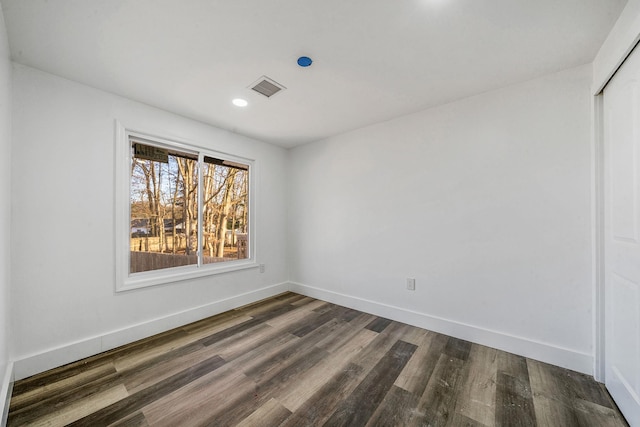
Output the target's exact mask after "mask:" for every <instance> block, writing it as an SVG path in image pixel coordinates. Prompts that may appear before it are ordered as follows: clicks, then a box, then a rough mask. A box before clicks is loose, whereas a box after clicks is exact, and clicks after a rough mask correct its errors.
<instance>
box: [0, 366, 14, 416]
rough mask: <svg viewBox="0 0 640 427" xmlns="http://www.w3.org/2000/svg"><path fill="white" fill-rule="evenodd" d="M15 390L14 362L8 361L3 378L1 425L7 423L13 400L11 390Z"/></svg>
mask: <svg viewBox="0 0 640 427" xmlns="http://www.w3.org/2000/svg"><path fill="white" fill-rule="evenodd" d="M12 391H13V362H9V363H7V369H5V372H4V377H3V378H2V388H1V389H0V402H2V418H1V419H0V426H6V425H7V418H8V417H9V403H10V402H11V392H12Z"/></svg>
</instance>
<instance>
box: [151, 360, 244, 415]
mask: <svg viewBox="0 0 640 427" xmlns="http://www.w3.org/2000/svg"><path fill="white" fill-rule="evenodd" d="M253 393H255V383H254V382H253V381H252V380H251V379H250V378H247V376H246V375H244V374H243V373H242V371H239V370H236V369H233V368H231V367H230V366H228V365H223V366H222V367H220V368H219V369H217V370H214V371H211V372H210V373H208V374H206V375H204V376H202V377H200V378H198V379H195V380H194V381H192V382H191V383H189V384H187V385H185V386H184V387H181V388H178V389H176V390H174V391H173V392H171V393H169V394H166V395H164V396H162V397H161V398H159V399H156V400H154V401H153V402H151V403H149V404H148V405H146V406H144V407H143V408H142V410H141V411H142V413H143V414H144V415H145V417H146V419H147V420H148V422H149V424H150V425H152V426H178V425H204V423H205V420H207V419H209V417H210V416H211V415H212V414H213V413H215V412H216V411H218V410H220V409H221V408H224V407H226V405H229V404H230V403H232V402H233V401H235V400H236V399H238V396H241V395H244V394H253Z"/></svg>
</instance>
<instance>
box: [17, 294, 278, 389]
mask: <svg viewBox="0 0 640 427" xmlns="http://www.w3.org/2000/svg"><path fill="white" fill-rule="evenodd" d="M288 290H289V283H288V282H283V283H279V284H276V285H272V286H268V287H265V288H262V289H258V290H255V291H251V292H247V293H244V294H240V295H236V296H233V297H230V298H227V299H224V300H220V301H215V302H212V303H209V304H205V305H202V306H199V307H195V308H191V309H189V310H184V311H181V312H178V313H173V314H170V315H168V316H164V317H161V318H157V319H153V320H150V321H147V322H143V323H139V324H136V325H131V326H129V327H126V328H122V329H119V330H116V331H111V332H107V333H105V334H102V335H99V336H95V337H91V338H87V339H84V340H80V341H77V342H73V343H69V344H66V345H63V346H60V347H57V348H53V349H50V350H46V351H43V352H40V353H37V354H33V355H29V356H26V357H22V358H20V359H18V360H15V361H14V365H13V373H14V375H15V380H16V381H17V380H21V379H23V378H27V377H29V376H31V375H35V374H38V373H40V372H44V371H46V370H48V369H53V368H56V367H58V366H62V365H66V364H67V363H71V362H75V361H77V360H80V359H84V358H85V357H89V356H93V355H96V354H99V353H102V352H104V351H107V350H111V349H114V348H116V347H119V346H121V345H124V344H129V343H132V342H134V341H137V340H139V339H142V338H146V337H149V336H151V335H155V334H158V333H161V332H165V331H168V330H170V329H173V328H177V327H180V326H183V325H186V324H189V323H192V322H195V321H198V320H201V319H205V318H207V317H210V316H214V315H216V314H220V313H223V312H225V311H228V310H232V309H234V308H238V307H241V306H243V305H246V304H250V303H253V302H256V301H259V300H261V299H264V298H269V297H271V296H274V295H278V294H280V293H282V292H286V291H288Z"/></svg>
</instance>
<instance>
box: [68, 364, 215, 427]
mask: <svg viewBox="0 0 640 427" xmlns="http://www.w3.org/2000/svg"><path fill="white" fill-rule="evenodd" d="M224 363H225V362H224V360H222V359H221V358H220V357H218V356H215V357H212V358H210V359H207V360H205V361H204V362H201V363H199V364H197V365H194V366H192V367H189V368H187V369H185V370H184V371H182V372H180V373H179V374H175V375H172V376H171V377H169V378H167V379H165V380H163V381H160V382H158V383H156V384H154V385H153V386H151V387H148V388H146V389H144V390H141V391H139V392H137V393H134V394H132V395H129V396H128V397H126V398H124V399H121V400H119V401H118V402H115V403H112V404H111V405H109V406H107V407H105V408H103V409H100V410H99V411H96V412H93V413H92V414H91V415H87V416H86V417H84V418H81V419H80V420H78V421H76V422H74V423H73V425H75V426H96V425H107V424H110V423H113V422H116V421H118V420H120V419H122V418H125V417H127V416H128V415H130V414H131V413H133V412H135V411H137V410H139V409H142V408H143V407H144V406H146V405H148V404H149V403H151V402H153V401H155V400H157V399H159V398H160V397H162V396H165V395H167V394H169V393H171V392H172V391H174V390H176V389H178V388H180V387H182V386H184V385H186V384H188V383H189V382H191V381H194V380H195V379H197V378H199V377H201V376H203V375H206V374H207V373H209V372H211V371H214V370H216V369H218V368H219V367H220V366H222V365H224Z"/></svg>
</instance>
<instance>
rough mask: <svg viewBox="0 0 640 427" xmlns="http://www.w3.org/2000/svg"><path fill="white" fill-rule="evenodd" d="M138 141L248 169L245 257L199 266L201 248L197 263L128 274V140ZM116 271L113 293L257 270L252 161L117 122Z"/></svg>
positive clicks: (199, 177) (199, 240)
mask: <svg viewBox="0 0 640 427" xmlns="http://www.w3.org/2000/svg"><path fill="white" fill-rule="evenodd" d="M131 137H133V138H139V139H144V140H148V141H151V142H152V143H153V144H154V145H158V146H161V147H167V148H171V149H176V150H179V151H183V152H186V153H193V154H197V155H198V161H199V162H201V161H202V160H203V158H204V156H209V157H214V158H219V159H224V160H229V161H233V162H237V163H242V164H245V165H248V166H249V218H248V223H249V224H248V226H249V236H248V241H247V246H248V248H247V258H245V259H240V260H237V261H225V262H219V263H211V264H202V263H201V261H202V258H201V254H202V249H200V250H198V263H197V264H193V265H186V266H180V267H172V268H165V269H161V270H153V271H145V272H140V273H129V251H130V236H131V234H130V233H131V220H130V215H131V207H130V200H131V199H130V183H131V176H130V173H131V168H130V167H131V162H132V158H131V147H130V138H131ZM198 181H199V183H198V206H199V207H200V208H199V212H198V224H199V226H201V225H202V208H201V207H202V200H201V198H202V193H201V191H202V186H201V185H200V183H201V182H202V169H201V168H199V170H198ZM115 187H116V188H115V203H114V205H115V233H114V234H115V270H116V272H115V273H116V284H115V290H116V292H122V291H128V290H132V289H139V288H145V287H148V286H155V285H162V284H167V283H173V282H179V281H182V280H189V279H195V278H199V277H204V276H211V275H216V274H222V273H229V272H232V271H238V270H244V269H248V268H258V266H259V264H258V263H257V262H256V253H255V234H256V232H255V231H256V230H255V202H254V199H255V160H252V159H247V158H244V157H239V156H235V155H232V154H228V153H223V152H220V151H216V150H212V149H211V148H207V147H205V146H203V145H201V144H195V143H193V142H188V141H185V140H179V139H176V138H171V139H169V138H164V137H158V136H155V135H153V134H151V133H148V132H140V131H136V130H133V129H130V128H126V127H125V126H123V125H122V124H121V123H120V122H118V121H116V143H115ZM201 244H202V232H201V231H200V230H198V247H199V248H201V247H202V245H201Z"/></svg>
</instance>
